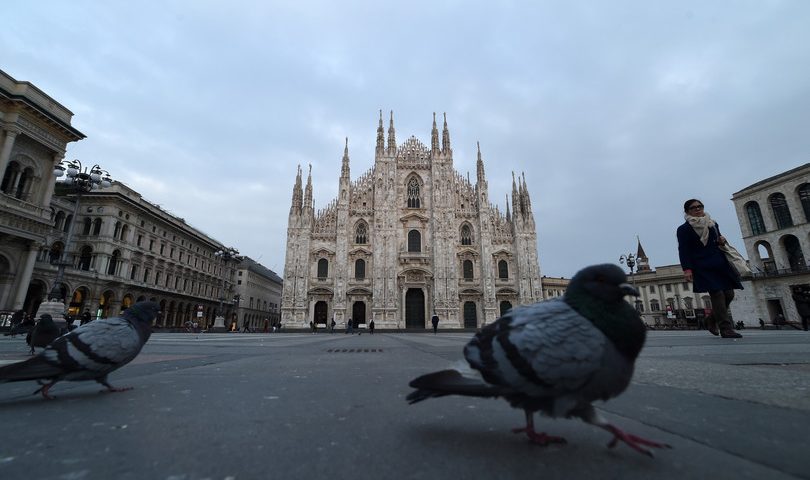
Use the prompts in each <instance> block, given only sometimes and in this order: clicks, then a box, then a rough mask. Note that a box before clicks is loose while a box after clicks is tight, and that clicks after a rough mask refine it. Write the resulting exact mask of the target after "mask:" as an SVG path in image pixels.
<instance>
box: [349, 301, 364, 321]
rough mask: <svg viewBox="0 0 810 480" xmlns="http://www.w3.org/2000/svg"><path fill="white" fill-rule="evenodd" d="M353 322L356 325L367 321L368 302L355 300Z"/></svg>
mask: <svg viewBox="0 0 810 480" xmlns="http://www.w3.org/2000/svg"><path fill="white" fill-rule="evenodd" d="M352 322H354V325H355V326H357V325H360V324H363V323H366V302H354V305H352Z"/></svg>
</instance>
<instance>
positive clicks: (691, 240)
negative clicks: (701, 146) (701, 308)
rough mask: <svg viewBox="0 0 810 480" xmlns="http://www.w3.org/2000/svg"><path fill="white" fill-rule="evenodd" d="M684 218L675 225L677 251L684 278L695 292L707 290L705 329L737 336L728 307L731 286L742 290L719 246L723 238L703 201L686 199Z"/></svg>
mask: <svg viewBox="0 0 810 480" xmlns="http://www.w3.org/2000/svg"><path fill="white" fill-rule="evenodd" d="M683 210H684V218H685V219H686V221H685V222H684V223H683V225H681V226H680V227H678V232H677V235H678V255H679V256H680V259H681V267H682V268H683V274H684V278H685V279H686V281H687V282H692V283H693V286H692V291H693V292H695V293H701V292H708V293H709V296H710V297H711V300H712V313H711V315H710V316H709V317H708V318H707V319H706V320H707V323H708V329H709V332H711V333H712V335H720V336H721V337H723V338H741V337H742V335H740V334H739V333H737V332H735V331H734V326H733V324H732V323H731V318H730V317H729V315H728V307H729V305H730V304H731V301H732V300H733V299H734V290H735V289H737V290H742V288H743V287H742V284H741V283H740V276H739V275H738V274H737V271H736V270H734V268H733V267H732V266H731V264H730V263H729V262H728V260H727V259H726V255H725V254H724V253H723V251H722V250H720V247H719V246H720V245H725V244H726V243H727V242H726V239H725V237H723V236H722V235H720V228H719V227H718V225H717V222H715V221H714V220H712V218H711V217H710V216H709V214H708V213H706V212H705V211H704V209H703V202H701V201H700V200H697V199H694V198H693V199H690V200H687V201H686V202H685V203H684V204H683Z"/></svg>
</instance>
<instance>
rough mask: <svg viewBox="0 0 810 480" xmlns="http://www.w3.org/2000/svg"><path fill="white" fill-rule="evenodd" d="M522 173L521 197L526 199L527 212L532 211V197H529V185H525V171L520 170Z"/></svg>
mask: <svg viewBox="0 0 810 480" xmlns="http://www.w3.org/2000/svg"><path fill="white" fill-rule="evenodd" d="M521 174H522V175H523V197H524V198H525V199H526V210H527V212H531V211H532V199H531V198H529V187H528V186H527V185H526V172H521Z"/></svg>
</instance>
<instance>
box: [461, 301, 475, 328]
mask: <svg viewBox="0 0 810 480" xmlns="http://www.w3.org/2000/svg"><path fill="white" fill-rule="evenodd" d="M464 328H478V313H477V312H476V310H475V302H464Z"/></svg>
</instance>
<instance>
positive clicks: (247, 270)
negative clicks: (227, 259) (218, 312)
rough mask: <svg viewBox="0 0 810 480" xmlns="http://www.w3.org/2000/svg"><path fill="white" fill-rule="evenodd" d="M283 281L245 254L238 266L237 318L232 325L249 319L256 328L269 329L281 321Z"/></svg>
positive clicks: (236, 286) (254, 329) (257, 329)
mask: <svg viewBox="0 0 810 480" xmlns="http://www.w3.org/2000/svg"><path fill="white" fill-rule="evenodd" d="M282 283H283V282H282V280H281V278H280V277H279V276H278V275H276V273H275V272H274V271H272V270H270V269H269V268H267V267H265V266H263V265H262V264H260V263H258V262H256V261H255V260H253V259H251V258H248V257H243V258H242V260H241V261H240V262H239V265H237V267H236V285H235V286H234V289H235V292H236V296H235V298H236V300H237V301H236V302H235V305H236V318H235V320H234V321H235V325H234V324H231V327H230V328H232V329H233V328H241V327H242V326H243V325H244V324H245V321H247V325H248V326H249V327H250V329H251V330H253V331H270V330H271V328H272V326H273V325H277V324H279V323H280V321H281V290H282ZM237 326H238V327H237Z"/></svg>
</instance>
